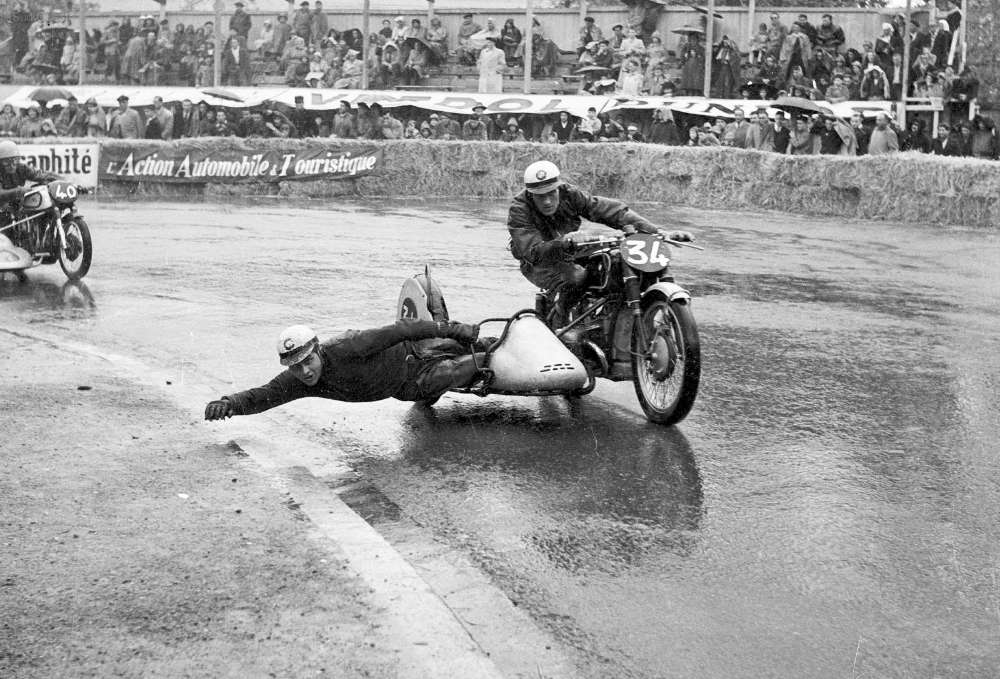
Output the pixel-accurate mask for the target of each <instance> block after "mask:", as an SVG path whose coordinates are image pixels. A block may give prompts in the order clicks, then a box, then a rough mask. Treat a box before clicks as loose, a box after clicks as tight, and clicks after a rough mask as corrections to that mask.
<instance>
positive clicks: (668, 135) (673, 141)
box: [649, 105, 681, 146]
mask: <svg viewBox="0 0 1000 679" xmlns="http://www.w3.org/2000/svg"><path fill="white" fill-rule="evenodd" d="M649 141H650V143H652V144H665V145H667V146H678V145H680V143H681V136H680V130H678V129H677V124H676V123H674V114H673V113H672V112H671V110H670V108H669V107H668V106H666V105H663V106H660V107H659V108H656V109H653V122H652V123H651V124H650V126H649Z"/></svg>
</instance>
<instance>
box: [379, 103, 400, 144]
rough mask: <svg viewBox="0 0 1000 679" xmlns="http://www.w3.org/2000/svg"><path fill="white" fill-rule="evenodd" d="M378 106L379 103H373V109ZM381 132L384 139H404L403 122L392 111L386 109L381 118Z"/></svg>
mask: <svg viewBox="0 0 1000 679" xmlns="http://www.w3.org/2000/svg"><path fill="white" fill-rule="evenodd" d="M376 106H378V104H375V105H373V106H372V109H373V110H374V109H375V107H376ZM379 132H380V133H381V135H382V139H402V138H403V123H402V122H400V121H399V120H397V119H396V118H395V117H394V116H393V115H392V111H390V110H389V109H385V110H384V111H383V112H382V115H381V116H380V118H379Z"/></svg>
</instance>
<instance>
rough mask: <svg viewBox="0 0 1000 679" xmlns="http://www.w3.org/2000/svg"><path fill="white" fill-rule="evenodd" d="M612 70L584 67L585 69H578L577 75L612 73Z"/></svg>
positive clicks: (602, 67)
mask: <svg viewBox="0 0 1000 679" xmlns="http://www.w3.org/2000/svg"><path fill="white" fill-rule="evenodd" d="M610 70H611V69H610V68H607V67H605V66H584V67H583V68H578V69H576V71H574V72H575V73H606V72H608V71H610Z"/></svg>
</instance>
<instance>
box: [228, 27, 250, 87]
mask: <svg viewBox="0 0 1000 679" xmlns="http://www.w3.org/2000/svg"><path fill="white" fill-rule="evenodd" d="M222 84H224V85H229V86H232V87H246V86H247V85H249V84H250V53H249V52H248V51H247V48H246V45H245V44H244V43H243V42H242V41H241V40H240V38H239V36H238V35H231V36H229V38H227V39H226V44H225V45H224V46H223V48H222Z"/></svg>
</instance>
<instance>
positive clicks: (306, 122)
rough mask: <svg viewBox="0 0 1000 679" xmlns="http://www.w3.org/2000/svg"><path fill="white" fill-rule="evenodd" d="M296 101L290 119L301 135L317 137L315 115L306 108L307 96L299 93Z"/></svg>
mask: <svg viewBox="0 0 1000 679" xmlns="http://www.w3.org/2000/svg"><path fill="white" fill-rule="evenodd" d="M294 101H295V108H293V109H292V112H291V113H290V114H289V115H288V119H289V120H290V121H291V122H292V125H293V126H294V127H295V130H296V131H297V132H298V135H299V137H315V136H316V129H315V125H314V124H313V115H312V113H310V112H309V111H307V110H306V101H305V98H304V97H303V96H302V95H301V94H297V95H295V100H294ZM365 108H367V106H366V107H365Z"/></svg>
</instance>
